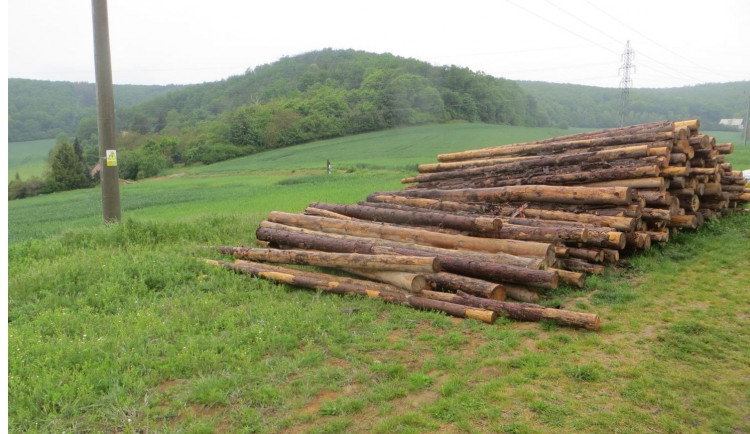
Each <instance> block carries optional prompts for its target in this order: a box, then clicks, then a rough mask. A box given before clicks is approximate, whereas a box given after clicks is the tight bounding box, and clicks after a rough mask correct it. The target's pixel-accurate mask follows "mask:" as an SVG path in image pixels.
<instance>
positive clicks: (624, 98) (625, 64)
mask: <svg viewBox="0 0 750 434" xmlns="http://www.w3.org/2000/svg"><path fill="white" fill-rule="evenodd" d="M634 58H635V50H633V49H632V48H630V41H628V42H627V44H625V51H623V52H622V66H621V67H620V75H622V79H620V126H624V125H625V116H626V115H627V113H628V98H629V97H630V89H631V88H632V87H633V79H632V78H630V72H631V71H633V72H635V65H633V59H634Z"/></svg>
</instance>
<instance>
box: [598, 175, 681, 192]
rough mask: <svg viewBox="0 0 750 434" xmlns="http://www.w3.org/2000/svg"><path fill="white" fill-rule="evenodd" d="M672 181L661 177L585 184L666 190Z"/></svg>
mask: <svg viewBox="0 0 750 434" xmlns="http://www.w3.org/2000/svg"><path fill="white" fill-rule="evenodd" d="M669 183H670V181H669V180H667V179H665V178H663V177H661V176H657V177H651V178H633V179H621V180H615V181H604V182H591V183H588V184H584V186H586V187H631V188H637V189H645V188H648V189H656V190H665V189H667V188H669Z"/></svg>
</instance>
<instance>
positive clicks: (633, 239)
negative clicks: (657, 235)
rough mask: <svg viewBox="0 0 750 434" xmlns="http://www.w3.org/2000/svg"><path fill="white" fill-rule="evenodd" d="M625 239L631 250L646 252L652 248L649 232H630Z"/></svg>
mask: <svg viewBox="0 0 750 434" xmlns="http://www.w3.org/2000/svg"><path fill="white" fill-rule="evenodd" d="M625 239H626V240H627V244H626V247H627V248H629V249H638V250H646V249H648V248H650V247H651V237H650V236H649V234H648V233H647V232H629V233H627V234H625Z"/></svg>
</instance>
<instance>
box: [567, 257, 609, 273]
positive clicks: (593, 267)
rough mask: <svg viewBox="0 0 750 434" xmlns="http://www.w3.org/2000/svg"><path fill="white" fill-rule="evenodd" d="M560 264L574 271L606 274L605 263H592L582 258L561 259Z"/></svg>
mask: <svg viewBox="0 0 750 434" xmlns="http://www.w3.org/2000/svg"><path fill="white" fill-rule="evenodd" d="M560 266H562V267H564V268H567V269H568V270H572V271H580V272H583V273H589V274H604V266H603V265H598V264H591V263H588V262H586V261H582V260H580V259H574V258H571V259H562V260H561V261H560Z"/></svg>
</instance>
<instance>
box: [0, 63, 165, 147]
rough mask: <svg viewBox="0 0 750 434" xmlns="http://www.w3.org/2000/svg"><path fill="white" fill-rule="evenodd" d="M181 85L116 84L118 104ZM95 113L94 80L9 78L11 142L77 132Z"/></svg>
mask: <svg viewBox="0 0 750 434" xmlns="http://www.w3.org/2000/svg"><path fill="white" fill-rule="evenodd" d="M179 87H180V86H174V85H169V86H141V85H121V84H118V85H115V86H114V92H115V103H116V105H117V107H123V106H129V105H135V104H138V103H141V102H143V101H146V100H148V99H151V98H153V97H155V96H158V95H161V94H163V93H166V92H169V91H171V90H175V89H178V88H179ZM91 116H96V87H95V85H94V84H92V83H72V82H65V81H44V80H27V79H21V78H9V79H8V141H9V142H22V141H27V140H37V139H49V138H52V137H55V136H56V135H57V134H58V133H61V132H63V133H65V134H68V135H71V136H72V135H74V134H76V131H77V129H78V124H79V123H80V122H81V120H82V119H84V118H86V117H91Z"/></svg>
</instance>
